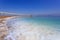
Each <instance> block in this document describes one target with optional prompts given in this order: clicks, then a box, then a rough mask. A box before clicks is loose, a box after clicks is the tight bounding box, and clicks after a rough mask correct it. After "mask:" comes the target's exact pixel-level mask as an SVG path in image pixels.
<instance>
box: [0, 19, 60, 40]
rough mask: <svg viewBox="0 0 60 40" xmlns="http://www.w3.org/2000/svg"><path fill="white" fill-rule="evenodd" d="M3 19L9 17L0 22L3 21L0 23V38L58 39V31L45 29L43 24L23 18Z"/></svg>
mask: <svg viewBox="0 0 60 40" xmlns="http://www.w3.org/2000/svg"><path fill="white" fill-rule="evenodd" d="M5 19H11V18H2V21H1V22H0V24H1V23H3V24H1V25H0V40H60V34H59V33H58V32H55V31H54V30H50V29H47V28H45V26H44V25H36V24H35V23H33V22H28V21H24V20H17V19H13V20H7V21H6V20H5ZM6 22H7V23H6ZM2 26H3V27H2ZM9 27H10V28H9ZM1 35H2V36H1ZM3 36H4V37H3Z"/></svg>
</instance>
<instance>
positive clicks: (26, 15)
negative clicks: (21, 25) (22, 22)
mask: <svg viewBox="0 0 60 40" xmlns="http://www.w3.org/2000/svg"><path fill="white" fill-rule="evenodd" d="M0 16H21V17H31V15H30V14H17V13H8V12H0Z"/></svg>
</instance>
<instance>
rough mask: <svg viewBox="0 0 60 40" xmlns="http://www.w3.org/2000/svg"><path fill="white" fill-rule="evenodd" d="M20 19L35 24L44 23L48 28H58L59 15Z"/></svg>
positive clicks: (59, 27) (59, 23) (59, 28)
mask: <svg viewBox="0 0 60 40" xmlns="http://www.w3.org/2000/svg"><path fill="white" fill-rule="evenodd" d="M20 20H25V21H28V22H32V23H36V24H37V25H46V26H47V27H48V28H54V29H58V30H60V17H33V18H20ZM46 26H45V27H46Z"/></svg>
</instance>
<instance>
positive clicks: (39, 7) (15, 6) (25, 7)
mask: <svg viewBox="0 0 60 40" xmlns="http://www.w3.org/2000/svg"><path fill="white" fill-rule="evenodd" d="M0 11H3V12H14V13H22V14H52V13H56V14H57V13H60V0H0Z"/></svg>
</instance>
